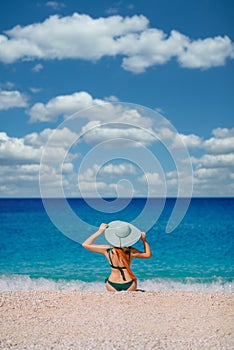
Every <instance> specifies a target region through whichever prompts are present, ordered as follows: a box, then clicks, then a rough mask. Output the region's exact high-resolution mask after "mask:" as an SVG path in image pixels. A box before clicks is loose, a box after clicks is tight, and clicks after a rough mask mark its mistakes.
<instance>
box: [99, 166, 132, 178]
mask: <svg viewBox="0 0 234 350" xmlns="http://www.w3.org/2000/svg"><path fill="white" fill-rule="evenodd" d="M100 174H101V175H109V176H116V175H126V174H136V168H135V167H134V166H133V165H132V164H128V163H123V164H118V165H116V164H111V163H110V164H107V165H104V166H103V167H102V168H101V169H100Z"/></svg>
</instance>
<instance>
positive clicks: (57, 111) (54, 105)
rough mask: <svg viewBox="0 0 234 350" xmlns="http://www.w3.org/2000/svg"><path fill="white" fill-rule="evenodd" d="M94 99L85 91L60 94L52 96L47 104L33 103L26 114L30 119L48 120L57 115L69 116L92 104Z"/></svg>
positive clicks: (55, 117)
mask: <svg viewBox="0 0 234 350" xmlns="http://www.w3.org/2000/svg"><path fill="white" fill-rule="evenodd" d="M94 102H95V101H94V100H93V98H92V96H91V95H89V94H88V93H87V92H84V91H81V92H75V93H74V94H72V95H61V96H57V97H54V98H52V99H51V100H50V101H49V102H48V103H47V104H43V103H40V102H38V103H36V104H34V105H33V106H32V107H31V108H30V110H29V111H28V114H29V115H30V121H31V122H36V121H42V122H48V121H53V120H56V119H57V118H58V116H59V115H64V116H71V115H72V114H74V113H76V112H77V111H79V110H82V109H85V108H88V107H90V106H92V104H93V103H94Z"/></svg>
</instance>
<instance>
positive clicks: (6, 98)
mask: <svg viewBox="0 0 234 350" xmlns="http://www.w3.org/2000/svg"><path fill="white" fill-rule="evenodd" d="M22 107H27V97H26V95H24V94H22V93H20V92H19V91H16V90H15V91H3V90H0V110H7V109H10V108H22Z"/></svg>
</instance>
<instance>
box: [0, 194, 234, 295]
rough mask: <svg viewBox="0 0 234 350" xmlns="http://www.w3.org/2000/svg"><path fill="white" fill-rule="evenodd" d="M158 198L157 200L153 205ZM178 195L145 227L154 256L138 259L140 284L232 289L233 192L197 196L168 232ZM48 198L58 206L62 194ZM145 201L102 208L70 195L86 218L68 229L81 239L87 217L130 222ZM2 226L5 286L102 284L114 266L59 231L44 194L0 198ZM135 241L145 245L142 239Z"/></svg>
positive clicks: (0, 262)
mask: <svg viewBox="0 0 234 350" xmlns="http://www.w3.org/2000/svg"><path fill="white" fill-rule="evenodd" d="M95 201H96V204H97V206H98V199H97V200H95ZM108 201H109V202H111V199H108ZM108 201H107V204H108ZM157 201H159V200H152V205H151V210H154V208H156V207H157V205H158V202H157ZM174 202H175V199H167V200H166V203H165V207H164V209H163V212H162V214H161V215H160V217H159V219H158V221H157V222H156V223H155V224H154V225H153V226H152V227H151V228H150V229H149V230H148V232H147V238H148V241H149V243H150V245H151V248H152V251H153V257H152V258H151V259H146V260H141V259H135V260H134V261H133V264H132V268H133V270H134V272H135V274H136V276H137V277H138V287H139V288H140V289H144V290H159V289H161V290H162V289H175V290H193V291H218V292H219V291H220V292H221V291H222V292H233V291H234V282H233V279H234V199H233V198H194V199H192V200H191V203H190V206H189V209H188V211H187V213H186V215H185V217H184V219H183V220H182V222H181V223H180V225H179V226H178V227H177V228H176V229H175V230H174V231H173V232H172V233H169V234H168V233H165V228H166V224H167V221H168V217H169V215H170V212H171V210H172V207H173V205H174ZM51 203H52V205H53V207H54V208H55V210H57V211H59V208H60V201H59V199H53V200H52V199H51ZM144 203H145V199H143V198H142V199H137V198H135V199H132V200H131V201H130V203H129V205H128V206H127V207H126V208H125V209H124V210H121V211H119V212H115V213H103V212H101V211H98V210H97V209H93V208H91V207H89V205H88V204H87V203H85V201H84V200H83V199H70V200H69V204H70V206H71V207H72V209H73V211H74V213H76V215H79V217H82V220H83V222H84V224H83V225H80V226H79V227H72V228H71V229H72V230H74V232H77V235H78V236H79V233H80V238H81V239H80V241H82V240H83V238H84V237H87V236H88V235H89V234H90V231H89V230H88V229H87V227H86V224H85V222H87V223H89V224H92V225H94V226H95V227H98V226H99V224H100V223H101V222H110V221H111V220H117V219H120V220H124V221H132V220H133V219H134V217H135V216H137V215H139V212H140V211H141V210H142V208H143V207H144ZM61 214H62V213H61ZM0 229H1V235H0V290H2V291H5V290H55V289H82V290H105V285H104V280H105V278H106V276H107V275H108V274H109V272H110V267H109V265H108V262H107V261H106V259H105V257H104V256H102V255H99V254H97V253H92V252H89V251H86V250H84V249H83V248H82V246H81V244H80V243H78V242H75V241H73V240H71V239H69V238H68V237H66V236H65V235H64V234H62V233H61V232H60V231H59V230H58V229H57V228H56V227H55V226H54V224H53V223H52V222H51V221H50V218H49V217H48V215H47V213H46V211H45V209H44V206H43V203H42V200H41V199H0ZM135 246H136V247H137V248H139V249H141V243H140V242H138V243H137V244H136V245H135Z"/></svg>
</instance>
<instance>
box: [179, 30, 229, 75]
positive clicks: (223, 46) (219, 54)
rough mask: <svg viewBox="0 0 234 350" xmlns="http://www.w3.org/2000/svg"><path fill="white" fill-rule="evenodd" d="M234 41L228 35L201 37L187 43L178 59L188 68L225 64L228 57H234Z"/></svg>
mask: <svg viewBox="0 0 234 350" xmlns="http://www.w3.org/2000/svg"><path fill="white" fill-rule="evenodd" d="M233 52H234V48H233V43H232V42H231V40H230V39H229V37H228V36H224V37H221V36H217V37H215V38H207V39H203V40H202V39H199V40H195V41H193V42H192V41H190V42H189V43H187V45H185V50H183V51H182V52H181V53H180V54H179V56H178V60H179V62H180V64H181V66H182V67H186V68H210V67H217V66H223V65H225V63H226V59H227V58H233Z"/></svg>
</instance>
